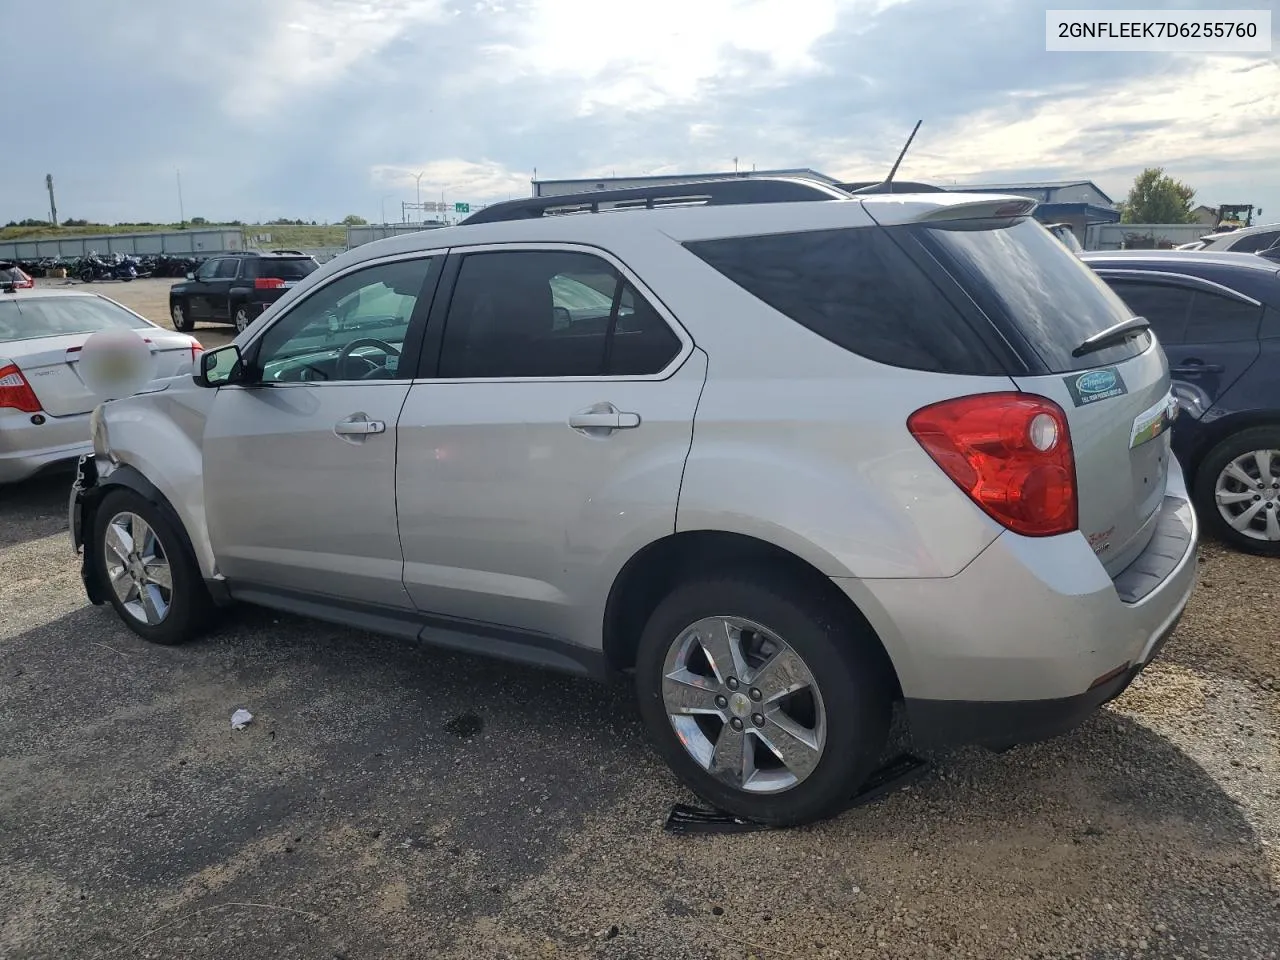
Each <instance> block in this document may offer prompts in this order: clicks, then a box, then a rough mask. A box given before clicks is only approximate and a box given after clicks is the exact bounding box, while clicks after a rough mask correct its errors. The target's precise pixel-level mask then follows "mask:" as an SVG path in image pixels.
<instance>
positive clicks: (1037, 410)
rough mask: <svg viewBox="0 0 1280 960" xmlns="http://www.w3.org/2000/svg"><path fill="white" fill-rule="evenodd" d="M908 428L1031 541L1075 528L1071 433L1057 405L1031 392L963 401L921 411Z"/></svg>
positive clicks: (978, 499) (980, 500)
mask: <svg viewBox="0 0 1280 960" xmlns="http://www.w3.org/2000/svg"><path fill="white" fill-rule="evenodd" d="M907 427H908V429H909V430H910V431H911V434H912V436H914V437H915V438H916V440H917V441H918V442H919V443H920V445H921V446H922V447H924V449H925V452H927V453H928V454H929V456H931V457H932V458H933V459H934V461H935V462H936V463H937V464H938V466H939V467H941V468H942V470H943V472H945V473H946V474H947V476H949V477H950V478H951V479H952V480H954V481H955V482H956V485H957V486H959V487H960V489H961V490H963V491H964V492H965V493H967V494H968V495H969V496H970V497H971V498H972V499H973V501H974V503H976V504H977V505H978V506H979V507H981V508H982V509H983V510H985V511H986V512H987V514H988V515H989V516H990V517H991V518H992V519H993V520H995V521H996V522H997V523H999V524H1001V525H1002V526H1004V527H1006V528H1008V529H1009V530H1012V531H1013V532H1014V533H1020V534H1022V535H1023V536H1027V537H1050V536H1054V535H1056V534H1060V533H1070V532H1071V531H1072V530H1075V529H1076V526H1077V524H1078V522H1079V510H1078V501H1077V494H1076V467H1075V458H1074V456H1073V455H1072V451H1071V434H1070V432H1069V431H1068V429H1067V416H1066V414H1065V413H1063V412H1062V408H1061V407H1059V406H1058V405H1057V404H1056V403H1054V402H1053V401H1052V400H1049V399H1047V398H1045V397H1037V396H1032V395H1030V394H1025V393H983V394H977V395H975V396H969V397H958V398H956V399H954V400H944V401H943V402H942V403H935V404H933V405H931V406H928V407H924V408H923V409H921V410H917V411H916V412H915V413H913V414H912V415H911V416H910V417H909V418H908V419H907Z"/></svg>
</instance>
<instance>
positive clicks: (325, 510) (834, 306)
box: [70, 181, 1197, 824]
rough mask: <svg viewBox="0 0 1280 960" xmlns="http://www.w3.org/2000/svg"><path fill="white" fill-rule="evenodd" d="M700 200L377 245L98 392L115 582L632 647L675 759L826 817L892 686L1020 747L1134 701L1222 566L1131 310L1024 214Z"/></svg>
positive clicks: (1164, 384)
mask: <svg viewBox="0 0 1280 960" xmlns="http://www.w3.org/2000/svg"><path fill="white" fill-rule="evenodd" d="M742 182H746V181H742ZM695 187H697V185H692V186H691V185H684V188H686V189H694V188H695ZM698 189H702V188H700V187H699V188H698ZM733 189H737V188H733ZM751 189H754V190H761V189H764V188H763V187H761V186H760V185H759V183H757V184H756V185H755V186H754V187H752V188H751ZM814 189H816V188H814ZM745 190H746V188H744V190H743V192H745ZM704 193H707V194H708V195H709V196H710V199H709V200H708V196H707V195H704V196H701V202H699V199H698V198H693V199H692V200H686V201H685V202H682V203H678V204H674V205H673V206H674V208H673V209H648V210H645V209H640V210H629V209H625V207H626V204H624V203H621V202H619V203H616V204H609V203H606V202H605V201H607V200H608V199H609V198H607V197H603V195H599V194H597V195H594V197H595V198H594V199H592V200H590V201H589V202H586V206H585V212H583V213H581V214H580V215H572V216H568V215H565V216H552V215H548V214H549V213H551V212H554V211H553V210H552V209H551V207H552V206H553V201H550V200H537V201H514V202H512V204H510V205H499V207H497V208H489V210H487V211H485V216H484V217H483V218H482V219H484V220H486V221H488V222H483V223H475V224H466V225H462V226H459V227H455V228H448V229H441V230H433V231H429V232H424V233H418V234H413V235H410V236H403V237H398V238H393V239H388V240H384V241H380V242H377V243H371V244H368V245H366V246H361V247H358V248H356V249H354V250H351V251H349V252H348V253H347V254H345V255H344V256H342V257H339V258H338V259H336V260H334V261H332V262H331V263H329V264H327V265H325V266H324V267H323V268H322V269H320V270H318V271H317V272H315V273H313V274H311V275H310V276H309V277H307V278H306V279H305V280H303V281H302V282H300V283H299V284H298V286H297V287H296V288H294V289H293V290H291V291H290V292H289V293H288V294H287V295H286V296H285V297H283V298H282V299H281V300H280V301H279V302H278V303H276V304H275V305H273V306H272V307H271V308H270V309H268V310H267V312H266V313H264V314H263V315H262V316H261V317H260V318H258V319H257V320H256V321H255V322H254V323H253V324H252V325H251V326H250V327H249V328H248V329H247V330H246V331H244V332H243V333H241V334H240V335H239V336H238V337H237V338H236V341H235V342H234V343H233V344H231V345H229V346H226V347H224V348H221V349H218V350H213V351H210V352H208V353H206V354H204V356H203V359H202V364H201V370H200V373H199V374H198V375H197V376H196V377H195V378H194V380H195V382H194V383H193V382H191V379H190V378H186V379H174V380H172V381H169V384H168V386H167V388H166V389H163V390H159V391H154V392H151V393H149V394H147V395H145V396H136V397H133V398H130V399H127V400H119V401H115V402H112V403H107V404H104V405H103V406H101V407H99V409H98V410H97V411H96V412H95V414H94V416H93V418H92V423H93V440H94V449H95V455H94V456H93V457H91V458H86V460H85V461H84V462H83V463H82V465H81V467H80V475H79V478H78V480H77V483H76V486H75V489H74V491H73V493H72V503H71V518H70V520H71V526H72V530H73V536H74V540H75V543H76V546H77V548H78V549H79V548H83V551H84V557H83V576H84V581H85V585H86V588H87V591H88V595H89V597H90V599H91V600H92V601H93V602H95V603H102V602H104V601H105V602H109V603H110V604H111V605H112V606H114V607H115V608H116V610H117V612H118V613H119V615H120V616H121V618H123V620H124V622H125V623H126V624H128V626H129V627H130V628H132V629H133V630H134V631H135V632H136V633H138V634H139V635H141V636H142V637H144V638H146V639H148V640H151V641H154V642H157V643H166V644H170V643H177V642H180V641H183V640H187V639H188V638H190V637H192V636H194V635H195V634H197V633H198V632H200V631H201V630H202V629H204V628H205V627H206V626H207V625H209V624H210V623H211V614H212V613H213V612H214V610H215V608H216V607H219V606H223V605H226V604H228V603H231V602H233V601H245V602H249V603H254V604H260V605H263V606H267V607H272V608H275V609H278V610H285V611H292V612H295V613H299V614H305V615H309V616H314V617H318V618H322V619H326V620H330V621H334V622H337V623H342V624H349V625H352V626H355V627H360V628H364V629H369V630H375V631H383V632H385V633H388V634H396V635H401V636H404V637H406V638H411V639H422V640H426V641H430V642H434V643H437V644H440V645H442V646H445V647H449V648H453V649H458V650H466V651H475V652H477V653H484V654H491V655H494V656H498V657H504V658H507V659H510V660H516V661H520V662H522V663H526V664H530V665H534V666H540V667H550V668H556V669H561V670H567V671H572V672H577V673H582V674H589V675H592V676H597V677H601V678H605V677H610V676H616V675H618V674H628V673H629V674H631V675H633V678H634V685H635V690H636V694H637V696H638V699H639V706H640V711H641V713H642V715H643V718H644V721H645V724H646V726H647V728H648V731H649V733H650V735H651V737H652V740H653V743H654V746H655V747H656V749H657V750H658V751H659V752H660V753H661V754H662V756H663V757H664V758H665V759H666V761H667V762H668V763H669V764H670V765H671V767H672V768H673V769H674V770H675V772H676V773H677V774H679V776H680V777H681V778H682V779H683V780H684V781H685V783H687V784H688V785H689V786H690V787H691V788H692V789H693V790H695V791H696V792H697V793H699V794H700V795H702V796H703V797H704V798H705V799H707V800H708V801H710V802H712V803H714V804H715V805H716V806H718V807H719V808H721V809H723V810H726V811H729V812H732V813H734V814H737V815H739V816H743V817H747V818H751V819H755V820H759V821H764V822H768V823H773V824H792V823H799V822H804V821H808V820H813V819H816V818H820V817H823V816H826V815H829V814H830V813H832V812H834V811H835V810H837V809H839V807H840V806H841V805H842V804H843V803H845V802H846V801H847V800H848V798H850V796H851V795H852V794H854V793H855V791H856V790H857V788H858V787H859V785H860V784H861V783H862V782H863V781H864V780H865V779H866V777H867V776H868V774H869V773H870V772H871V771H872V770H873V769H874V768H875V767H876V765H877V764H878V763H879V762H880V761H881V759H882V753H883V751H884V749H885V745H886V737H887V730H888V727H889V721H890V712H891V708H892V706H893V704H894V703H895V702H896V701H903V702H904V704H905V713H906V717H907V719H908V722H909V723H910V725H911V728H912V731H913V735H914V737H915V739H916V741H917V742H918V743H924V744H941V743H956V742H970V743H980V744H986V745H990V746H993V747H1005V746H1009V745H1012V744H1015V743H1019V742H1024V741H1028V740H1034V739H1038V738H1042V737H1046V736H1050V735H1053V734H1055V733H1058V732H1061V731H1063V730H1066V729H1068V728H1070V727H1072V726H1073V725H1075V724H1077V723H1079V722H1080V721H1081V720H1083V719H1084V718H1085V717H1086V716H1087V715H1088V714H1089V713H1091V712H1092V711H1093V710H1094V709H1096V708H1097V707H1098V706H1099V705H1100V704H1102V703H1103V702H1105V701H1107V700H1109V699H1111V698H1113V697H1115V696H1116V695H1118V694H1119V693H1120V692H1121V691H1122V690H1123V689H1124V688H1125V687H1126V686H1127V685H1128V683H1129V682H1130V681H1131V679H1132V678H1133V677H1134V676H1135V675H1136V673H1137V672H1138V671H1139V670H1141V669H1142V668H1143V667H1144V666H1145V665H1146V664H1147V663H1148V662H1150V661H1151V659H1152V658H1153V657H1154V656H1155V654H1156V652H1157V651H1158V649H1159V647H1160V644H1161V642H1162V641H1163V640H1164V639H1165V637H1166V636H1168V634H1169V633H1170V632H1171V631H1172V629H1173V627H1174V625H1175V623H1176V621H1177V620H1178V618H1179V616H1180V614H1181V613H1182V610H1183V608H1184V606H1185V605H1186V603H1187V600H1188V598H1189V596H1190V594H1191V592H1192V589H1193V586H1194V581H1195V573H1196V563H1195V552H1196V541H1197V528H1196V521H1195V517H1194V513H1193V511H1192V509H1191V507H1190V505H1189V503H1188V497H1187V492H1186V489H1185V488H1184V486H1183V480H1182V472H1181V471H1180V470H1178V469H1172V468H1171V467H1172V466H1173V459H1172V456H1171V454H1170V452H1169V437H1168V427H1169V424H1170V421H1171V419H1172V417H1173V416H1174V415H1175V411H1176V405H1175V404H1174V403H1173V400H1172V397H1171V394H1170V379H1169V370H1168V365H1167V363H1166V360H1165V356H1164V353H1163V352H1162V350H1161V349H1160V347H1159V346H1158V344H1157V343H1156V342H1155V340H1154V337H1153V336H1152V334H1151V333H1150V331H1149V330H1148V328H1147V325H1146V323H1145V322H1144V321H1143V320H1142V319H1141V318H1135V317H1133V316H1132V315H1131V313H1130V312H1129V311H1128V310H1126V308H1125V306H1124V304H1123V303H1122V302H1121V301H1120V300H1119V299H1118V298H1117V297H1116V296H1115V295H1114V294H1113V293H1111V291H1110V290H1109V289H1108V288H1107V287H1106V285H1105V284H1104V283H1102V281H1100V280H1099V279H1098V278H1097V277H1096V276H1094V274H1093V273H1092V272H1091V271H1090V270H1089V268H1088V267H1086V266H1085V265H1084V264H1082V263H1081V262H1080V260H1079V259H1078V258H1077V257H1075V256H1073V255H1072V254H1071V253H1070V252H1069V251H1068V250H1066V248H1064V247H1063V246H1062V244H1060V243H1059V242H1058V241H1057V240H1055V239H1054V238H1053V237H1052V236H1051V235H1050V234H1049V233H1048V232H1046V231H1045V229H1044V228H1043V227H1042V226H1040V225H1039V224H1038V223H1036V222H1035V221H1034V220H1033V219H1031V218H1030V216H1029V214H1030V213H1031V211H1032V209H1033V207H1034V203H1033V202H1032V201H1029V200H1024V199H1022V198H1017V197H991V196H970V195H958V194H942V193H931V194H922V195H915V196H912V195H881V196H867V197H851V196H849V195H847V194H839V197H841V198H836V193H837V192H834V191H828V196H827V197H826V198H825V199H822V200H821V201H820V202H814V201H812V200H807V199H802V200H793V201H792V202H753V203H747V202H734V201H733V198H732V197H729V199H727V200H726V199H724V198H723V197H721V196H720V194H721V193H724V194H726V195H728V194H729V193H732V190H731V189H730V188H728V187H725V188H723V190H722V189H721V188H719V187H717V188H715V189H714V190H712V188H710V187H707V188H706V190H705V191H704ZM784 196H785V197H791V196H792V195H791V194H789V193H788V194H785V195H784ZM718 197H719V199H717V198H718ZM677 199H679V198H677ZM572 200H573V198H555V199H554V203H559V204H561V206H562V208H572V206H573V203H572V202H571V201H572ZM610 205H612V206H615V207H618V208H621V209H615V210H612V211H609V212H604V210H603V208H604V207H606V206H610ZM640 205H641V206H650V207H654V206H661V205H662V204H659V203H656V202H654V199H653V198H649V199H648V200H646V201H643V202H642V203H641V204H640ZM591 211H597V212H591Z"/></svg>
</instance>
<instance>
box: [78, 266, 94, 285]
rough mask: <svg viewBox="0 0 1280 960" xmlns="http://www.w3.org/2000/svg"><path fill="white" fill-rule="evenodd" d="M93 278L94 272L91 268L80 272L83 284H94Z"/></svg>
mask: <svg viewBox="0 0 1280 960" xmlns="http://www.w3.org/2000/svg"><path fill="white" fill-rule="evenodd" d="M93 278H94V274H93V270H91V269H90V268H89V267H85V268H84V269H83V270H81V271H80V282H81V283H93Z"/></svg>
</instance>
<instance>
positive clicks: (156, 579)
mask: <svg viewBox="0 0 1280 960" xmlns="http://www.w3.org/2000/svg"><path fill="white" fill-rule="evenodd" d="M104 540H105V543H104V546H105V548H106V549H105V555H106V564H107V578H108V580H109V581H110V583H111V589H112V590H113V591H115V595H116V598H117V599H118V600H119V601H120V605H121V606H122V607H123V608H124V609H125V611H126V612H127V613H128V614H129V615H130V616H131V617H133V618H134V619H135V620H138V621H139V622H141V623H145V624H147V625H148V626H156V625H157V624H160V623H162V622H163V621H164V619H165V617H167V616H168V615H169V609H170V606H171V605H172V603H173V574H172V572H171V571H170V569H169V558H168V555H167V554H166V553H165V550H164V545H163V544H161V542H160V539H159V537H157V536H156V534H155V531H154V530H152V529H151V526H150V524H148V523H147V521H145V520H144V519H142V517H140V516H138V515H137V514H136V513H129V512H124V513H117V514H116V515H115V516H114V517H112V518H111V521H110V522H109V523H108V524H107V531H106V537H105V538H104Z"/></svg>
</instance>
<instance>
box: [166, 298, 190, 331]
mask: <svg viewBox="0 0 1280 960" xmlns="http://www.w3.org/2000/svg"><path fill="white" fill-rule="evenodd" d="M169 316H170V317H172V318H173V329H175V330H181V329H182V328H183V326H185V324H186V322H187V320H186V317H185V316H184V315H183V312H182V304H180V303H175V304H174V305H173V306H172V307H170V308H169Z"/></svg>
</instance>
